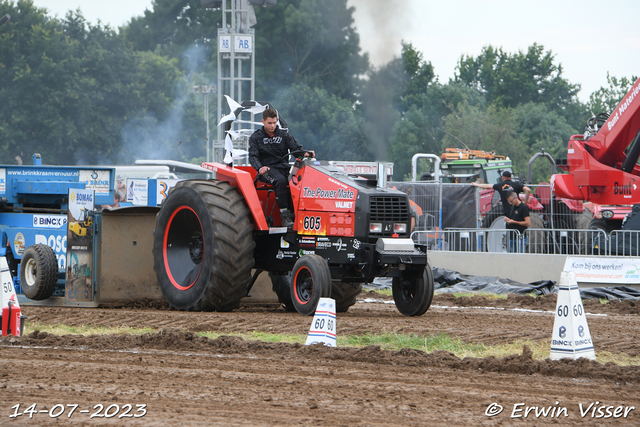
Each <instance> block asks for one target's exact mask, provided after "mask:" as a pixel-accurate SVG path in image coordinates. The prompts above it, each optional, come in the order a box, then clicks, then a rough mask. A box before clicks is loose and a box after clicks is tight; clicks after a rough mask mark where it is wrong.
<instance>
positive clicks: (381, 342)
mask: <svg viewBox="0 0 640 427" xmlns="http://www.w3.org/2000/svg"><path fill="white" fill-rule="evenodd" d="M36 329H38V330H39V331H41V332H47V333H50V334H54V335H69V334H79V335H123V334H129V335H142V334H146V333H154V332H157V330H153V329H151V328H142V329H135V328H129V327H126V326H122V327H116V328H105V327H94V326H84V325H83V326H66V325H44V324H38V323H34V322H30V323H27V325H26V326H25V330H24V333H25V335H26V334H29V333H31V332H33V331H34V330H36ZM198 335H200V336H204V337H207V338H211V339H215V338H218V337H219V336H221V335H231V336H238V337H240V338H242V339H245V340H254V341H258V340H259V341H264V342H287V343H304V342H305V341H306V339H307V336H306V335H296V334H270V333H267V332H259V331H254V332H251V333H244V334H222V333H217V332H199V333H198ZM368 345H378V346H380V348H382V349H383V350H396V351H397V350H400V349H402V348H411V349H414V350H421V351H424V352H426V353H431V352H433V351H437V350H442V351H448V352H450V353H453V354H454V355H456V356H457V357H459V358H461V359H464V358H465V357H476V358H482V357H490V356H494V357H498V358H504V357H507V356H512V355H519V354H522V349H523V348H524V346H525V345H526V346H528V347H529V348H530V349H531V351H532V352H533V355H532V357H533V358H534V359H535V360H544V359H547V358H548V357H549V354H550V351H551V348H550V347H551V343H550V340H549V341H532V340H516V341H514V342H511V343H505V344H497V345H488V344H483V343H467V342H464V341H463V340H461V339H460V338H456V337H451V336H449V335H448V334H445V333H439V334H435V335H429V336H423V335H414V334H398V333H388V332H387V333H381V334H364V335H340V334H338V347H365V346H368ZM596 356H597V361H598V362H600V363H608V362H613V363H615V364H617V365H621V366H631V365H640V357H637V356H633V357H632V356H628V355H626V354H624V353H615V354H614V353H609V352H607V351H597V349H596Z"/></svg>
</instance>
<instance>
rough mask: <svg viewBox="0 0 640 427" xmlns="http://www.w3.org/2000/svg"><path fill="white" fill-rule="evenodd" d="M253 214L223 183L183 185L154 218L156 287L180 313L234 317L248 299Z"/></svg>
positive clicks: (198, 181) (193, 181)
mask: <svg viewBox="0 0 640 427" xmlns="http://www.w3.org/2000/svg"><path fill="white" fill-rule="evenodd" d="M254 247H255V242H254V240H253V225H252V222H251V213H250V211H249V209H248V208H247V205H246V203H245V201H244V199H243V197H242V196H241V195H240V194H239V192H238V191H237V189H236V188H235V187H232V186H231V185H229V183H227V182H223V181H216V180H210V181H203V180H190V181H181V182H178V184H177V185H176V186H175V187H174V188H172V189H171V191H170V192H169V195H168V196H167V198H166V199H165V200H164V201H163V203H162V208H161V209H160V212H159V213H158V215H157V217H156V229H155V231H154V240H153V259H154V269H155V271H156V276H157V279H158V286H159V287H160V290H161V291H162V295H163V296H164V297H165V299H166V300H167V302H168V303H169V306H170V307H171V308H173V309H176V310H191V311H213V310H217V311H230V310H233V309H234V308H237V307H238V306H239V305H240V300H241V299H242V298H243V297H245V296H246V294H247V292H246V291H247V285H248V284H249V283H250V281H251V268H252V267H253V265H254V259H253V248H254Z"/></svg>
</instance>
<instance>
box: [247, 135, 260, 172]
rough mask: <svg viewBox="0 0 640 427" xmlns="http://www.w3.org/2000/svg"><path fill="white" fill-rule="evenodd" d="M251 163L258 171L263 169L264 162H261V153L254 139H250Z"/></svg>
mask: <svg viewBox="0 0 640 427" xmlns="http://www.w3.org/2000/svg"><path fill="white" fill-rule="evenodd" d="M249 163H251V166H253V168H254V169H255V170H257V171H259V170H260V168H261V167H262V162H261V161H260V152H259V151H258V144H257V142H256V140H255V138H253V136H252V137H251V138H249Z"/></svg>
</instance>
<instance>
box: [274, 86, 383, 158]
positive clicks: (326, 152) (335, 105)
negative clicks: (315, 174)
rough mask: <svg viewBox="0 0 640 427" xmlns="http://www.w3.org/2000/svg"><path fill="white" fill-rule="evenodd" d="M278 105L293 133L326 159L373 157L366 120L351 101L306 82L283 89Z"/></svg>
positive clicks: (318, 155)
mask: <svg viewBox="0 0 640 427" xmlns="http://www.w3.org/2000/svg"><path fill="white" fill-rule="evenodd" d="M274 105H275V106H276V107H277V108H278V110H279V112H280V113H281V114H282V116H283V117H284V118H285V120H286V121H287V123H288V126H289V129H290V131H291V134H292V135H293V136H294V137H295V138H296V140H297V141H298V143H300V144H301V145H302V146H303V147H304V148H305V149H310V150H315V152H316V157H317V158H318V159H324V160H359V161H366V160H373V157H372V155H371V153H370V152H369V149H368V147H367V144H366V137H365V134H364V131H363V128H364V120H363V119H362V117H360V116H359V115H358V114H357V112H356V111H355V110H354V109H353V106H352V105H351V103H350V102H349V101H347V100H345V99H341V98H339V97H337V96H335V95H332V94H330V93H328V92H327V91H326V90H324V89H320V88H314V87H310V86H307V85H305V84H304V83H299V84H293V85H291V86H290V87H288V88H287V89H285V90H283V91H281V92H280V93H279V95H278V96H277V97H276V100H275V101H274Z"/></svg>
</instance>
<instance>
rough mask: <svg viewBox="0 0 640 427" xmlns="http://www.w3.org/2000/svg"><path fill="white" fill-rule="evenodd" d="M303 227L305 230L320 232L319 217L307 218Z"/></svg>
mask: <svg viewBox="0 0 640 427" xmlns="http://www.w3.org/2000/svg"><path fill="white" fill-rule="evenodd" d="M302 227H303V228H304V229H305V230H320V217H319V216H305V217H304V221H303V222H302Z"/></svg>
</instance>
